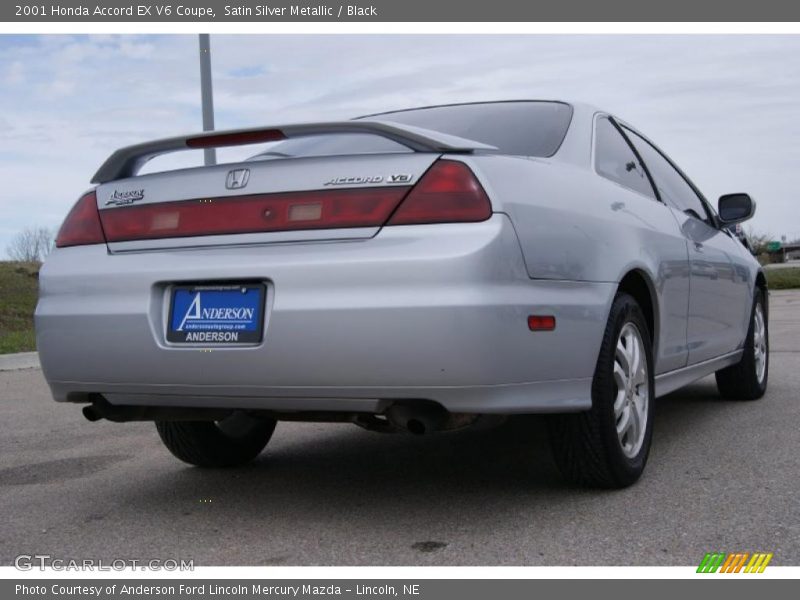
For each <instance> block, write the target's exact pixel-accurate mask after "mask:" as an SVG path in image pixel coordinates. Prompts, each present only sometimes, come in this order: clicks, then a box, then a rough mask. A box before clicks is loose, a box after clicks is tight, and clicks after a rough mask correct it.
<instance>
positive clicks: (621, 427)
mask: <svg viewBox="0 0 800 600" xmlns="http://www.w3.org/2000/svg"><path fill="white" fill-rule="evenodd" d="M631 412H632V411H631V408H630V406H626V407H625V408H623V409H622V418H620V419H619V421H618V422H617V435H618V436H619V441H620V442H622V438H624V437H625V432H626V431H628V428H629V427H630V426H631Z"/></svg>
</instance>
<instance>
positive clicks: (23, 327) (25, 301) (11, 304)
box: [0, 262, 39, 354]
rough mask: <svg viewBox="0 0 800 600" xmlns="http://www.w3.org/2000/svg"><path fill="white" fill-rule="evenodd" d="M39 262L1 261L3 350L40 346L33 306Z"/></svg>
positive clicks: (0, 337)
mask: <svg viewBox="0 0 800 600" xmlns="http://www.w3.org/2000/svg"><path fill="white" fill-rule="evenodd" d="M38 274H39V265H38V264H32V263H13V262H0V354H8V353H10V352H27V351H30V350H35V349H36V340H35V337H34V334H33V309H34V308H35V307H36V297H37V295H38V293H39V280H38Z"/></svg>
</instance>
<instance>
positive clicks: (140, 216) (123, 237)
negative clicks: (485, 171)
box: [100, 187, 408, 242]
mask: <svg viewBox="0 0 800 600" xmlns="http://www.w3.org/2000/svg"><path fill="white" fill-rule="evenodd" d="M407 192H408V188H407V187H385V188H370V189H360V190H353V189H348V190H320V191H312V192H292V193H284V194H257V195H248V196H236V197H232V198H231V197H227V198H226V197H223V198H203V199H198V200H181V201H176V202H165V203H163V204H150V205H148V204H143V205H139V206H126V207H122V208H110V209H108V210H103V211H101V212H100V219H101V220H102V223H103V230H104V231H105V234H106V237H107V238H108V241H109V242H123V241H131V240H142V239H155V238H174V237H188V236H196V235H224V234H239V233H260V232H268V231H293V230H301V229H332V228H344V227H380V226H381V225H383V224H384V223H385V222H386V219H388V218H389V215H390V214H392V212H393V211H394V210H395V209H396V208H397V205H398V204H399V203H400V201H401V200H402V199H403V197H404V196H405V195H406V193H407Z"/></svg>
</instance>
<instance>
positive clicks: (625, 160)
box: [594, 117, 656, 200]
mask: <svg viewBox="0 0 800 600" xmlns="http://www.w3.org/2000/svg"><path fill="white" fill-rule="evenodd" d="M594 168H595V170H596V171H597V172H598V174H600V175H602V176H603V177H605V178H606V179H610V180H611V181H614V182H616V183H618V184H620V185H624V186H625V187H626V188H630V189H632V190H635V191H637V192H639V193H641V194H644V195H645V196H649V197H650V198H653V199H654V200H655V197H656V196H655V193H654V192H653V186H651V185H650V180H649V179H648V178H647V175H646V174H645V171H644V169H643V168H642V165H641V164H640V163H639V159H638V158H636V154H634V152H633V150H631V147H630V146H629V145H628V142H627V141H625V138H624V137H622V135H621V134H620V132H619V130H618V129H617V128H616V127H615V126H614V124H613V123H612V122H611V121H609V120H608V119H607V118H606V117H603V118H601V119H598V120H597V125H596V127H595V142H594Z"/></svg>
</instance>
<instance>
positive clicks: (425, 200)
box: [387, 160, 492, 225]
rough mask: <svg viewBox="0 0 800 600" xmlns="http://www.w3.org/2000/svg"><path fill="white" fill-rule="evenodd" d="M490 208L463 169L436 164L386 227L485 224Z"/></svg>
mask: <svg viewBox="0 0 800 600" xmlns="http://www.w3.org/2000/svg"><path fill="white" fill-rule="evenodd" d="M490 216H492V205H491V203H490V202H489V198H488V197H487V196H486V192H485V191H483V188H482V187H481V184H480V183H479V182H478V180H477V179H476V178H475V175H474V174H473V173H472V171H471V170H470V169H469V167H468V166H467V165H465V164H464V163H461V162H456V161H452V160H440V161H437V162H435V163H434V164H433V166H432V167H431V168H430V169H428V171H427V172H426V173H425V175H423V176H422V179H420V180H419V182H418V183H417V185H415V186H414V189H412V190H411V192H410V193H409V194H408V197H407V198H406V199H405V200H404V201H403V203H402V204H401V205H400V207H399V208H398V209H397V211H396V212H395V213H394V214H393V215H392V218H391V219H389V222H388V223H387V225H412V224H424V223H460V222H471V221H485V220H486V219H488V218H489V217H490Z"/></svg>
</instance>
